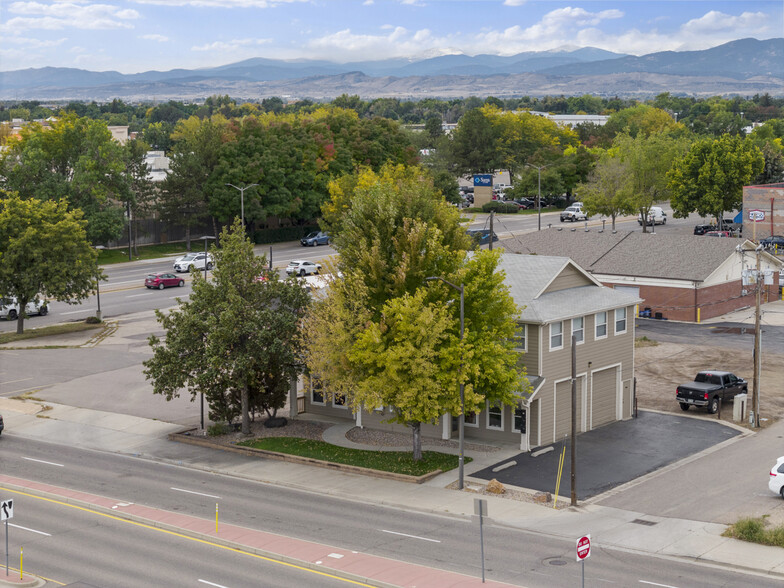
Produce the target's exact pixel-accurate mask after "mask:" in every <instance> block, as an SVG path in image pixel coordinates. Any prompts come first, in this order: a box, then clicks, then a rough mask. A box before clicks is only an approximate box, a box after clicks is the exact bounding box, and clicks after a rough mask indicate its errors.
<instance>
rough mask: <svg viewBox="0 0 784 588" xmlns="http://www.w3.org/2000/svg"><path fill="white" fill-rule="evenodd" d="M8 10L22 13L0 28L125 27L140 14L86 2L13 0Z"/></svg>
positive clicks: (9, 29) (94, 28) (128, 26)
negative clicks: (14, 0)
mask: <svg viewBox="0 0 784 588" xmlns="http://www.w3.org/2000/svg"><path fill="white" fill-rule="evenodd" d="M8 12H9V13H10V14H14V15H17V14H18V15H22V16H15V17H13V18H11V19H9V20H7V21H6V22H5V23H4V24H3V25H2V27H0V30H5V31H25V30H33V29H39V30H40V29H43V30H59V29H92V30H98V29H118V28H125V29H127V28H132V27H133V25H131V24H130V23H129V22H128V21H131V20H135V19H137V18H139V13H138V12H137V11H135V10H131V9H127V8H125V9H121V8H118V7H116V6H111V5H109V4H88V3H86V2H55V3H52V4H43V3H40V2H13V3H12V4H10V5H9V6H8Z"/></svg>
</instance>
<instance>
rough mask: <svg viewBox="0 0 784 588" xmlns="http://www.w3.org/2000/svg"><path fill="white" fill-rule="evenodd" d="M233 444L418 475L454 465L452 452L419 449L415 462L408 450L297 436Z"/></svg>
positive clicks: (455, 457)
mask: <svg viewBox="0 0 784 588" xmlns="http://www.w3.org/2000/svg"><path fill="white" fill-rule="evenodd" d="M237 445H242V446H243V447H253V448H255V449H264V450H266V451H276V452H278V453H286V454H288V455H298V456H300V457H309V458H311V459H320V460H322V461H330V462H333V463H341V464H346V465H352V466H357V467H361V468H368V469H371V470H379V471H382V472H394V473H396V474H406V475H409V476H422V475H424V474H428V473H430V472H433V471H435V470H441V471H443V472H446V471H449V470H452V469H454V468H456V467H457V466H458V458H457V456H456V455H449V454H446V453H438V452H436V451H423V452H422V459H421V460H420V461H417V462H415V461H414V460H413V459H412V456H411V452H410V451H372V450H365V449H350V448H347V447H338V446H337V445H332V444H331V443H326V442H324V441H314V440H311V439H302V438H301V437H265V438H262V439H251V440H249V441H242V442H240V443H238V444H237ZM465 461H466V463H468V462H470V461H471V459H470V458H468V457H466V458H465Z"/></svg>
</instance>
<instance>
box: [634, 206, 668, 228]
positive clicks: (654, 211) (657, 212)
mask: <svg viewBox="0 0 784 588" xmlns="http://www.w3.org/2000/svg"><path fill="white" fill-rule="evenodd" d="M637 224H638V225H640V226H642V214H638V215H637ZM645 224H647V225H648V226H649V227H650V226H651V225H666V224H667V213H666V212H664V210H662V209H661V207H659V206H651V207H650V208H649V209H648V222H647V223H645Z"/></svg>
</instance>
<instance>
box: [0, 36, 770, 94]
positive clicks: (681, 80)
mask: <svg viewBox="0 0 784 588" xmlns="http://www.w3.org/2000/svg"><path fill="white" fill-rule="evenodd" d="M661 92H672V93H678V94H686V95H694V96H704V95H728V94H740V95H751V94H756V93H768V94H771V95H773V96H784V39H771V40H767V41H759V40H756V39H741V40H738V41H732V42H730V43H726V44H724V45H720V46H718V47H713V48H711V49H706V50H704V51H682V52H674V51H665V52H660V53H652V54H650V55H644V56H642V57H634V56H629V55H623V54H616V53H612V52H609V51H604V50H602V49H597V48H593V47H583V48H562V49H559V50H552V51H531V52H525V53H519V54H517V55H513V56H499V55H474V56H469V55H462V54H454V55H441V56H437V57H431V58H427V59H420V60H417V61H412V60H408V59H390V60H383V61H365V62H354V63H345V64H339V63H333V62H329V61H317V60H295V61H283V60H276V59H266V58H253V59H247V60H244V61H241V62H237V63H231V64H227V65H223V66H219V67H213V68H200V69H193V70H188V69H176V70H171V71H165V72H161V71H147V72H142V73H138V74H121V73H119V72H116V71H104V72H91V71H87V70H81V69H74V68H55V67H46V68H40V69H24V70H16V71H8V72H0V99H3V100H14V99H18V100H19V99H27V100H33V99H38V100H111V99H112V98H123V99H126V100H152V99H155V100H168V99H178V100H195V99H200V98H205V97H206V96H210V95H212V94H229V95H230V96H233V97H237V98H246V99H253V98H263V97H267V96H291V97H302V98H313V99H330V98H334V97H335V96H338V95H340V94H343V93H348V94H359V95H360V96H362V97H363V98H375V97H382V96H396V97H400V98H425V97H460V96H469V95H476V96H487V95H494V96H521V95H532V96H543V95H553V94H564V95H579V94H596V95H605V96H615V95H617V96H623V97H629V96H638V97H645V96H651V95H655V94H658V93H661Z"/></svg>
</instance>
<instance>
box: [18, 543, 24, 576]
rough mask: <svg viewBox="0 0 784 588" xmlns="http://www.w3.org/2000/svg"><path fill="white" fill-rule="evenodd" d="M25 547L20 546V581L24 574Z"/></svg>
mask: <svg viewBox="0 0 784 588" xmlns="http://www.w3.org/2000/svg"><path fill="white" fill-rule="evenodd" d="M23 564H24V547H20V548H19V581H20V582H21V581H22V577H23V576H24V565H23Z"/></svg>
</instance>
